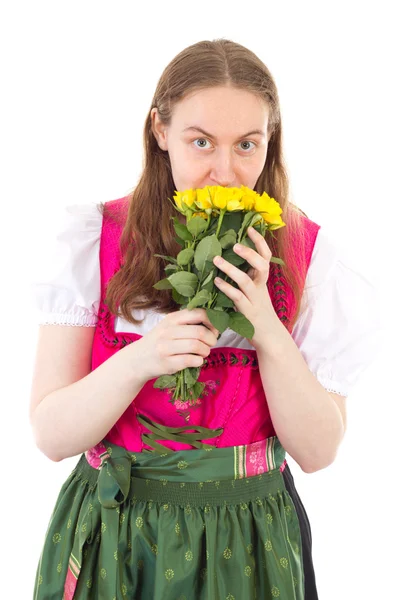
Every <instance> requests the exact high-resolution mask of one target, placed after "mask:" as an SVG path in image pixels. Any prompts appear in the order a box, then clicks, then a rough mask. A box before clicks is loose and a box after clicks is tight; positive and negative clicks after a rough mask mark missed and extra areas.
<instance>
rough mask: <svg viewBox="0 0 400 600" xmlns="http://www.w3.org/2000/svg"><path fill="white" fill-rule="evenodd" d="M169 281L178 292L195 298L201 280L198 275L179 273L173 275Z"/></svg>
mask: <svg viewBox="0 0 400 600" xmlns="http://www.w3.org/2000/svg"><path fill="white" fill-rule="evenodd" d="M168 281H169V282H170V283H171V285H172V286H173V287H174V288H175V289H176V291H177V292H179V293H180V294H182V296H186V297H187V298H190V296H193V295H194V293H195V291H196V288H197V285H198V283H199V280H198V278H197V275H195V274H194V273H189V272H188V271H180V272H179V273H173V274H172V275H170V276H169V277H168Z"/></svg>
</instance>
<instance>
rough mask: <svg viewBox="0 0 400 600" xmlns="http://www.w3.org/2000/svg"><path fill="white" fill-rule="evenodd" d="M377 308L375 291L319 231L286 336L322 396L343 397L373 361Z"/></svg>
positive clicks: (379, 326) (378, 338) (378, 332)
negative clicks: (322, 391)
mask: <svg viewBox="0 0 400 600" xmlns="http://www.w3.org/2000/svg"><path fill="white" fill-rule="evenodd" d="M380 303H381V302H380V296H379V294H378V290H377V287H376V286H374V285H373V284H372V283H371V281H369V280H368V278H366V277H365V276H364V275H362V274H361V273H359V272H357V271H356V270H354V268H352V267H351V266H350V264H349V261H348V259H347V258H346V256H345V254H344V251H343V250H342V249H341V248H339V247H338V246H336V244H335V243H334V242H333V239H332V238H331V237H329V235H327V234H326V233H325V232H324V231H323V230H322V228H321V229H320V230H319V232H318V235H317V239H316V243H315V246H314V250H313V254H312V258H311V262H310V266H309V269H308V273H307V278H306V283H305V287H304V293H303V297H302V304H301V309H300V316H299V317H298V319H297V322H296V323H295V325H294V328H293V330H292V337H293V339H294V341H295V342H296V345H297V346H298V348H299V349H300V352H301V353H302V356H303V358H304V359H305V361H306V362H307V365H308V367H309V369H310V371H311V372H312V373H313V374H314V375H315V377H316V378H317V379H318V381H319V382H320V383H321V385H322V386H323V387H324V388H325V389H326V390H327V391H329V392H335V393H337V394H340V395H341V396H348V394H349V392H350V390H351V389H352V388H353V387H354V386H355V384H356V383H357V381H358V380H359V378H360V375H361V374H362V372H363V371H364V370H365V369H366V368H367V367H368V366H369V365H370V364H371V363H372V362H374V360H375V358H376V357H377V354H378V352H379V349H380V344H381V333H382V322H381V320H380V314H381V310H380Z"/></svg>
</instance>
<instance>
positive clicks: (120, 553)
mask: <svg viewBox="0 0 400 600" xmlns="http://www.w3.org/2000/svg"><path fill="white" fill-rule="evenodd" d="M139 418H140V417H139ZM145 424H146V427H148V428H149V429H150V431H152V432H153V433H152V434H149V436H150V437H149V439H148V440H147V441H146V444H149V445H151V446H152V447H153V451H144V452H129V451H127V450H126V449H124V448H122V447H120V446H116V445H114V444H111V443H109V442H107V441H106V440H104V441H103V443H104V452H103V453H102V454H101V455H100V461H99V462H100V463H101V464H100V465H99V468H94V467H93V466H91V465H90V464H89V462H88V460H87V453H86V454H82V456H81V457H80V459H79V461H78V463H77V465H76V467H75V468H74V469H73V471H72V473H71V474H70V476H69V477H68V479H67V480H66V481H65V483H64V484H63V486H62V488H61V491H60V494H59V496H58V499H57V502H56V505H55V508H54V511H53V514H52V517H51V520H50V523H49V527H48V530H47V533H46V537H45V542H44V547H43V551H42V555H41V558H40V562H39V566H38V569H37V574H36V581H35V592H34V600H61V599H63V600H72V599H74V600H83V599H85V600H87V599H93V600H94V599H96V600H128V599H129V600H139V599H143V600H250V599H256V598H257V599H269V598H271V599H273V598H280V599H281V600H303V599H304V575H303V563H302V546H301V535H300V526H299V521H298V517H297V513H296V510H295V507H294V504H293V501H292V499H291V497H290V495H289V493H288V492H287V491H286V488H285V484H284V480H283V476H282V473H281V471H280V468H279V467H280V466H281V465H282V464H283V462H284V460H285V450H284V448H283V447H282V445H281V444H280V442H279V440H278V438H277V437H271V438H268V439H267V440H264V441H263V442H260V443H258V446H254V445H250V446H233V447H227V448H215V447H213V446H207V445H206V444H203V443H201V442H198V441H197V439H196V438H200V439H209V438H212V437H216V436H217V435H219V433H220V431H219V430H210V429H205V428H198V433H197V434H196V433H192V434H183V433H182V432H183V430H184V429H185V428H182V429H179V428H167V427H163V426H161V425H158V424H156V423H149V422H146V423H145ZM149 425H150V427H149ZM152 428H153V429H152ZM151 436H153V437H151ZM190 436H192V437H191V438H190ZM180 437H182V441H186V442H187V441H188V440H189V439H190V440H191V441H190V442H189V443H191V444H193V445H194V446H195V449H193V450H182V451H171V450H169V449H167V448H166V447H165V446H162V445H159V444H157V442H156V441H155V440H156V439H160V438H164V439H175V440H177V439H180ZM256 444H257V443H256ZM252 446H253V451H250V450H249V449H251V447H252ZM254 447H256V448H257V453H255V452H254ZM260 448H261V453H262V456H261V457H260ZM254 457H256V458H254ZM257 457H258V458H257ZM254 460H261V462H262V464H263V465H264V469H266V470H265V472H262V473H260V474H256V475H254V474H253V475H251V476H249V475H248V473H249V471H250V472H252V473H253V472H254ZM252 461H253V462H252Z"/></svg>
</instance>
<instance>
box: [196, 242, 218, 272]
mask: <svg viewBox="0 0 400 600" xmlns="http://www.w3.org/2000/svg"><path fill="white" fill-rule="evenodd" d="M221 252H222V248H221V244H220V243H219V241H218V238H217V236H216V235H215V234H213V235H208V236H207V237H205V238H203V239H202V240H201V241H200V242H199V244H198V246H197V248H196V252H195V254H194V264H195V265H196V268H197V269H198V270H199V271H200V272H202V271H203V269H204V266H205V264H206V261H209V262H211V263H212V260H213V258H214V256H217V254H221Z"/></svg>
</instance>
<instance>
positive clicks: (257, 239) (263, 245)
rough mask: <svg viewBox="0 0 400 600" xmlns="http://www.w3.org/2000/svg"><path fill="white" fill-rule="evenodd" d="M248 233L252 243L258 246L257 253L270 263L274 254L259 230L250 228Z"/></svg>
mask: <svg viewBox="0 0 400 600" xmlns="http://www.w3.org/2000/svg"><path fill="white" fill-rule="evenodd" d="M247 231H248V232H249V237H250V239H251V241H252V242H254V244H255V246H256V249H257V252H258V253H259V254H261V256H262V257H263V258H265V259H266V260H268V261H269V260H270V259H271V256H272V252H271V249H270V247H269V246H268V244H267V240H266V239H265V237H264V236H263V235H261V233H260V232H259V231H257V229H254V227H249V228H248V230H247Z"/></svg>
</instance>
